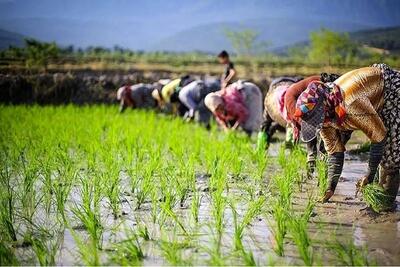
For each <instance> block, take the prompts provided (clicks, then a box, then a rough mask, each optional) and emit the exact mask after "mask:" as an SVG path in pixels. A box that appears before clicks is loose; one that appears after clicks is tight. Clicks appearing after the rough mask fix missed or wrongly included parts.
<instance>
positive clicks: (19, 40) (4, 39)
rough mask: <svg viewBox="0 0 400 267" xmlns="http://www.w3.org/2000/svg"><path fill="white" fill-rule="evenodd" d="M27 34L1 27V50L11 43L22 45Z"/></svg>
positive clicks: (17, 45)
mask: <svg viewBox="0 0 400 267" xmlns="http://www.w3.org/2000/svg"><path fill="white" fill-rule="evenodd" d="M24 38H25V36H23V35H21V34H19V33H15V32H9V31H5V30H2V29H0V50H2V49H6V48H8V47H9V46H10V45H12V46H16V47H21V46H23V45H24Z"/></svg>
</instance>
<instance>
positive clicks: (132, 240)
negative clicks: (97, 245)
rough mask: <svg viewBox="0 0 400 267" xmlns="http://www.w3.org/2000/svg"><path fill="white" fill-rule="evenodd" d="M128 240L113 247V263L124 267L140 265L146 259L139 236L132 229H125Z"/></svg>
mask: <svg viewBox="0 0 400 267" xmlns="http://www.w3.org/2000/svg"><path fill="white" fill-rule="evenodd" d="M125 236H126V238H125V239H124V240H122V241H119V242H118V243H116V244H114V245H113V246H112V249H113V251H114V253H113V254H112V257H111V260H112V262H114V263H116V264H118V265H123V266H137V265H140V264H141V262H142V261H143V259H144V258H145V255H144V252H143V249H142V245H141V243H140V241H139V238H138V235H137V234H136V233H135V232H134V231H133V230H131V229H128V228H126V229H125Z"/></svg>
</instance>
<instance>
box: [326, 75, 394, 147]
mask: <svg viewBox="0 0 400 267" xmlns="http://www.w3.org/2000/svg"><path fill="white" fill-rule="evenodd" d="M335 84H337V85H338V86H339V87H340V88H341V89H342V90H343V93H344V105H345V109H346V117H345V119H344V122H343V124H342V125H338V124H337V123H335V122H328V123H324V125H323V128H322V129H321V132H320V134H321V137H322V139H323V140H324V142H325V147H326V150H327V151H328V153H329V154H333V153H335V152H344V151H345V150H346V149H345V146H344V144H343V143H342V141H341V139H340V131H346V130H361V131H362V132H363V133H364V134H365V135H366V136H367V137H368V138H369V139H370V140H371V142H372V143H379V142H381V141H382V140H383V139H384V138H385V136H386V128H385V125H384V123H383V121H382V119H381V118H380V116H379V112H380V111H381V109H382V107H383V88H384V81H383V77H382V74H381V71H380V69H378V68H374V67H366V68H361V69H357V70H353V71H350V72H348V73H346V74H344V75H343V76H341V77H340V78H339V79H337V80H336V81H335Z"/></svg>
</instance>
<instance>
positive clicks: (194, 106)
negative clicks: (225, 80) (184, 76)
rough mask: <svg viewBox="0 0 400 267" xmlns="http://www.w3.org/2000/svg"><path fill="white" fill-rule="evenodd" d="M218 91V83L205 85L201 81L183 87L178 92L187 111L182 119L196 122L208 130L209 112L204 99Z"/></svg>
mask: <svg viewBox="0 0 400 267" xmlns="http://www.w3.org/2000/svg"><path fill="white" fill-rule="evenodd" d="M219 89H220V86H219V82H218V83H215V82H214V83H210V82H208V83H206V82H204V81H201V80H197V81H193V82H191V83H189V84H188V85H186V86H185V87H183V88H182V89H181V90H180V92H179V100H180V101H181V103H182V104H183V105H185V106H186V108H187V109H188V111H187V112H186V114H185V116H184V117H185V118H186V119H188V120H192V119H193V120H196V121H197V122H199V123H201V124H203V125H205V126H206V128H207V129H208V128H210V124H209V123H210V118H211V112H210V110H208V108H207V107H206V105H205V103H204V98H205V97H206V95H208V94H209V93H212V92H215V91H218V90H219Z"/></svg>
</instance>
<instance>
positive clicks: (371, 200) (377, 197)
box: [361, 183, 392, 212]
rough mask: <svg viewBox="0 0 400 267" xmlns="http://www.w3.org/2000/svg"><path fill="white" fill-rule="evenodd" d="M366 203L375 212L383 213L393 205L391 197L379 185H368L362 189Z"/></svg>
mask: <svg viewBox="0 0 400 267" xmlns="http://www.w3.org/2000/svg"><path fill="white" fill-rule="evenodd" d="M361 193H362V195H363V198H364V200H365V202H366V203H367V204H368V205H369V206H370V207H371V208H372V209H373V210H374V211H375V212H381V211H383V210H384V209H387V208H388V207H390V206H391V205H392V200H391V198H390V196H389V195H388V194H387V193H386V192H385V190H384V189H383V188H382V187H381V186H380V185H378V184H376V183H374V184H368V185H366V186H364V187H362V188H361Z"/></svg>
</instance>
